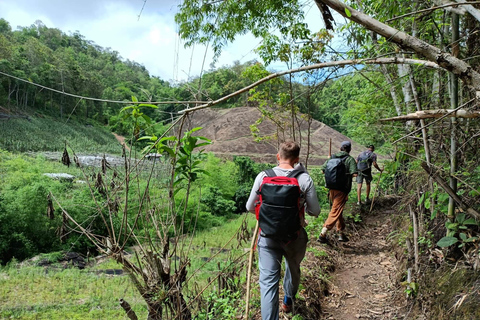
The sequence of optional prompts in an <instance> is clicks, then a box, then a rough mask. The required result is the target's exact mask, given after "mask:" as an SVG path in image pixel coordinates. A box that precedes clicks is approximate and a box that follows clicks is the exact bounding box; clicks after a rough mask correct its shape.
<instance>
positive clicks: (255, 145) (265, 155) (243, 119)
mask: <svg viewBox="0 0 480 320" xmlns="http://www.w3.org/2000/svg"><path fill="white" fill-rule="evenodd" d="M260 117H261V114H260V111H259V110H258V109H257V108H255V107H240V108H233V109H211V108H208V109H202V110H199V111H196V112H194V113H193V114H192V115H190V116H189V120H188V121H187V128H188V129H192V128H195V127H202V128H203V129H202V130H199V131H197V132H196V134H197V135H201V136H204V137H207V138H209V139H211V140H212V144H211V145H209V146H207V147H206V148H205V150H206V151H208V152H213V153H215V154H216V155H217V156H223V157H227V158H231V157H233V156H235V155H237V156H249V157H251V158H252V159H254V160H255V161H258V162H265V163H275V162H276V158H275V154H276V153H277V140H276V139H273V140H269V141H268V142H265V141H263V142H255V141H254V138H253V136H252V134H251V132H250V125H252V124H254V123H255V122H256V121H257V120H258V119H259V118H260ZM298 118H299V119H300V121H301V122H300V123H299V126H300V128H301V129H300V131H298V130H297V131H296V132H297V133H296V140H297V141H299V140H300V143H301V148H302V150H301V151H302V153H301V157H300V161H301V162H305V161H306V156H307V152H308V149H310V150H309V158H308V164H310V165H321V164H322V163H323V162H324V161H325V159H326V158H327V157H328V150H329V140H330V138H331V139H332V153H334V152H337V151H339V149H340V143H341V142H342V141H345V140H350V139H349V138H348V137H346V136H344V135H343V134H341V133H340V132H338V131H336V130H334V129H332V128H330V127H329V126H327V125H325V124H324V123H322V122H320V121H316V120H313V121H312V123H311V127H310V132H311V137H310V141H311V143H310V148H308V141H307V136H308V123H307V121H305V120H303V119H302V118H301V117H300V116H299V117H298ZM289 121H290V120H289ZM258 128H259V131H260V135H261V136H271V135H273V134H275V133H276V131H277V126H276V124H274V123H273V122H272V121H270V120H265V121H263V122H262V123H261V124H260V125H259V126H258ZM299 136H301V139H299V138H298V137H299ZM288 138H290V137H288ZM350 141H351V140H350ZM363 150H364V147H363V146H361V145H360V144H358V143H355V142H353V141H352V152H351V153H350V154H351V155H352V156H353V157H356V156H357V155H358V154H359V153H360V152H362V151H363Z"/></svg>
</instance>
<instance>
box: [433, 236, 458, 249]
mask: <svg viewBox="0 0 480 320" xmlns="http://www.w3.org/2000/svg"><path fill="white" fill-rule="evenodd" d="M457 242H458V239H457V238H455V237H443V238H442V239H440V240H439V241H438V242H437V246H439V247H440V248H446V247H449V246H451V245H452V244H455V243H457Z"/></svg>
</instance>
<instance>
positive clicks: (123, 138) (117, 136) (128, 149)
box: [112, 132, 130, 151]
mask: <svg viewBox="0 0 480 320" xmlns="http://www.w3.org/2000/svg"><path fill="white" fill-rule="evenodd" d="M112 133H113V135H114V136H115V138H116V139H117V140H118V142H120V144H121V145H122V146H123V145H124V146H125V149H127V151H130V147H129V146H128V145H127V144H126V143H125V137H124V136H120V135H118V134H116V133H115V132H112Z"/></svg>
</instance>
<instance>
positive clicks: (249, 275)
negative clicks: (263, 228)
mask: <svg viewBox="0 0 480 320" xmlns="http://www.w3.org/2000/svg"><path fill="white" fill-rule="evenodd" d="M257 235H258V220H257V224H256V225H255V231H253V237H252V244H251V245H250V256H249V258H248V269H247V295H246V298H245V320H247V319H248V311H249V309H250V280H251V278H252V265H253V253H254V252H255V242H256V239H257Z"/></svg>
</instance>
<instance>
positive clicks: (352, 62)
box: [179, 58, 440, 113]
mask: <svg viewBox="0 0 480 320" xmlns="http://www.w3.org/2000/svg"><path fill="white" fill-rule="evenodd" d="M356 64H412V65H418V66H423V67H427V68H433V69H440V66H439V65H437V64H436V63H434V62H431V61H425V60H420V59H406V58H377V59H352V60H342V61H329V62H323V63H316V64H312V65H309V66H304V67H300V68H295V69H290V70H286V71H282V72H276V73H272V74H270V75H268V76H266V77H265V78H262V79H260V80H258V81H257V82H254V83H252V84H251V85H249V86H246V87H244V88H242V89H240V90H238V91H235V92H233V93H231V94H229V95H226V96H224V97H222V98H220V99H217V100H215V101H211V102H208V103H205V104H202V105H200V106H197V107H194V108H190V109H184V110H181V111H179V113H189V112H193V111H197V110H200V109H205V108H208V107H211V106H214V105H216V104H219V103H221V102H224V101H226V100H228V99H230V98H232V97H235V96H237V95H239V94H241V93H244V92H246V91H248V90H250V89H253V88H255V87H256V86H258V85H260V84H262V83H264V82H267V81H269V80H272V79H275V78H278V77H281V76H284V75H287V74H291V73H298V72H304V71H310V70H316V69H322V68H328V67H344V66H350V65H356Z"/></svg>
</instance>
